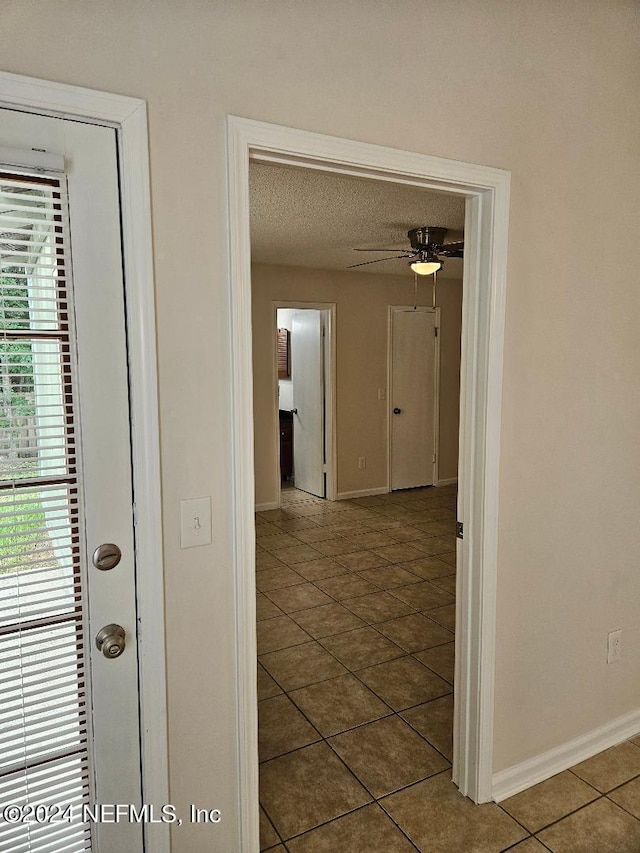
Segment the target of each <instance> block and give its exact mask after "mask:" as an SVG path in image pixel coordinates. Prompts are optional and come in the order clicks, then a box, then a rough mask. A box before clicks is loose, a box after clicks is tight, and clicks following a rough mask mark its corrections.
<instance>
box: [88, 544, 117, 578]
mask: <svg viewBox="0 0 640 853" xmlns="http://www.w3.org/2000/svg"><path fill="white" fill-rule="evenodd" d="M121 557H122V551H121V550H120V548H118V546H117V545H114V544H113V542H105V543H104V545H98V547H97V548H96V550H95V551H94V552H93V565H94V566H95V567H96V569H100V571H101V572H108V571H109V569H114V568H115V567H116V566H117V565H118V563H119V562H120V558H121Z"/></svg>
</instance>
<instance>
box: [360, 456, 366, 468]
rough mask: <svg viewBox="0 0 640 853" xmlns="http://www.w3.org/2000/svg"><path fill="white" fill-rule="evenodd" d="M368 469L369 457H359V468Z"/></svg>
mask: <svg viewBox="0 0 640 853" xmlns="http://www.w3.org/2000/svg"><path fill="white" fill-rule="evenodd" d="M366 467H367V457H366V456H358V468H366Z"/></svg>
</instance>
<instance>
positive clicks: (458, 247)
mask: <svg viewBox="0 0 640 853" xmlns="http://www.w3.org/2000/svg"><path fill="white" fill-rule="evenodd" d="M463 252H464V240H460V241H458V242H457V243H444V245H442V246H438V250H437V252H436V254H437V255H444V256H445V257H447V258H461V257H462V256H463Z"/></svg>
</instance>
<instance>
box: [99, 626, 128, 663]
mask: <svg viewBox="0 0 640 853" xmlns="http://www.w3.org/2000/svg"><path fill="white" fill-rule="evenodd" d="M125 645H126V644H125V631H124V628H123V627H122V625H114V624H111V625H105V626H104V628H101V629H100V630H99V631H98V633H97V634H96V646H97V647H98V650H99V651H101V652H102V654H103V655H104V656H105V657H106V658H118V657H120V655H121V654H122V652H123V651H124V647H125Z"/></svg>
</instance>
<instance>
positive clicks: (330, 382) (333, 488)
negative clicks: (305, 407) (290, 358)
mask: <svg viewBox="0 0 640 853" xmlns="http://www.w3.org/2000/svg"><path fill="white" fill-rule="evenodd" d="M272 305H273V323H274V332H275V330H276V329H277V326H278V308H300V309H301V310H305V309H313V310H315V311H323V312H325V316H324V319H325V320H326V321H327V323H326V325H325V331H326V333H327V334H326V340H325V350H324V354H325V365H324V390H325V441H326V445H327V462H326V469H327V474H328V476H327V487H326V492H327V493H326V495H325V498H326V500H328V501H335V500H336V493H337V491H338V470H337V454H336V436H337V434H338V433H337V429H338V425H337V420H336V382H337V379H336V376H337V374H336V312H337V305H336V303H335V302H296V301H292V300H281V299H274V300H273V303H272ZM273 348H274V349H273V359H272V364H273V382H274V394H275V415H274V417H275V424H276V433H275V434H276V446H275V457H274V460H275V461H274V462H273V465H274V477H275V485H276V494H277V495H278V507H279V506H280V505H281V482H280V438H279V436H280V430H279V429H278V428H277V425H278V417H279V415H278V411H279V408H278V401H279V398H278V350H277V340H276V336H275V334H274V335H273ZM327 352H328V354H329V359H328V363H327V360H326V355H327ZM294 441H295V436H294ZM294 485H295V481H294Z"/></svg>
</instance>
